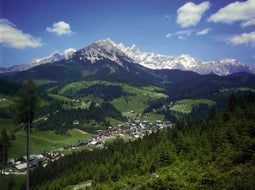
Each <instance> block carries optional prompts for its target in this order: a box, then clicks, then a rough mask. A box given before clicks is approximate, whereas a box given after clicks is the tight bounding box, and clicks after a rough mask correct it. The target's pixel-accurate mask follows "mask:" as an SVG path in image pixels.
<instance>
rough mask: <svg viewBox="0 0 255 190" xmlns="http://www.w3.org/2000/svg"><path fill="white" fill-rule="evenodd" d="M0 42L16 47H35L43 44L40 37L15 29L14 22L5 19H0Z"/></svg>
mask: <svg viewBox="0 0 255 190" xmlns="http://www.w3.org/2000/svg"><path fill="white" fill-rule="evenodd" d="M0 44H4V45H7V46H10V47H13V48H18V49H23V48H26V47H32V48H36V47H40V46H42V45H43V44H42V42H41V39H40V38H35V37H33V36H32V35H31V34H27V33H24V32H23V31H21V30H19V29H17V28H16V26H15V24H13V23H12V22H10V21H9V20H7V19H0Z"/></svg>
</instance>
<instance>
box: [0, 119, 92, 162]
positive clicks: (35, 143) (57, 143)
mask: <svg viewBox="0 0 255 190" xmlns="http://www.w3.org/2000/svg"><path fill="white" fill-rule="evenodd" d="M3 128H5V129H6V130H7V132H8V134H9V135H10V134H11V133H12V132H13V131H14V130H15V129H16V126H15V125H14V124H13V122H12V121H11V120H7V119H0V131H1V130H2V129H3ZM15 136H16V140H12V141H11V148H10V151H9V158H17V157H20V156H24V155H25V154H26V133H25V131H24V130H23V129H20V130H19V131H17V132H16V133H15ZM89 137H91V134H89V133H86V132H84V131H80V130H78V129H71V130H68V132H67V134H66V135H57V134H55V133H54V131H34V132H32V133H31V138H30V139H31V152H38V151H50V150H55V149H59V148H62V147H63V146H64V145H66V144H69V145H70V144H74V143H76V142H78V141H79V140H85V139H88V138H89Z"/></svg>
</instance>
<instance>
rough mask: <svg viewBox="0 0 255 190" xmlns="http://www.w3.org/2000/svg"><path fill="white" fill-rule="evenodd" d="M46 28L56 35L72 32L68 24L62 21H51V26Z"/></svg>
mask: <svg viewBox="0 0 255 190" xmlns="http://www.w3.org/2000/svg"><path fill="white" fill-rule="evenodd" d="M46 30H47V31H48V32H53V33H56V34H57V35H58V36H61V35H71V34H73V32H72V30H71V27H70V25H69V24H68V23H66V22H64V21H59V22H56V23H53V25H52V27H47V28H46Z"/></svg>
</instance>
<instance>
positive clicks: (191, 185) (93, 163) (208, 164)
mask: <svg viewBox="0 0 255 190" xmlns="http://www.w3.org/2000/svg"><path fill="white" fill-rule="evenodd" d="M254 116H255V94H252V93H245V94H244V95H242V96H241V97H236V96H234V95H233V94H232V95H231V96H230V98H229V101H228V104H227V106H226V109H225V111H224V112H223V113H222V112H218V111H217V110H216V109H215V107H214V106H213V107H212V108H211V110H210V114H209V116H208V118H207V119H203V120H198V121H193V122H186V121H179V122H177V123H176V125H175V126H174V127H173V129H169V130H167V131H163V132H158V133H154V134H151V135H148V136H146V137H144V138H143V139H138V140H136V141H132V142H124V141H123V140H122V139H117V140H116V141H115V142H114V143H111V144H109V145H108V146H107V148H105V149H100V150H98V149H95V150H93V151H81V152H76V153H73V154H71V155H68V156H65V157H63V158H61V159H59V160H58V161H55V162H52V163H50V164H48V165H47V167H46V168H43V167H38V168H36V169H35V170H34V171H33V172H32V174H31V186H32V189H36V190H37V189H38V190H39V189H45V190H48V189H72V188H73V187H74V185H76V184H81V183H86V182H87V184H89V185H90V182H91V187H90V188H91V189H231V190H232V189H246V190H249V189H254V187H255V181H254V179H255V117H254ZM88 188H89V187H88Z"/></svg>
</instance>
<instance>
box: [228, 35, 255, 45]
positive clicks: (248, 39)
mask: <svg viewBox="0 0 255 190" xmlns="http://www.w3.org/2000/svg"><path fill="white" fill-rule="evenodd" d="M231 43H233V44H234V45H241V44H247V45H248V44H251V45H252V46H254V47H255V32H250V33H243V34H241V35H237V36H234V37H233V38H232V39H231Z"/></svg>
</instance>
